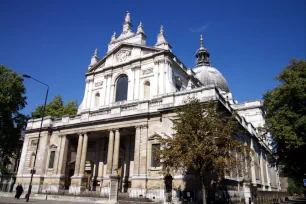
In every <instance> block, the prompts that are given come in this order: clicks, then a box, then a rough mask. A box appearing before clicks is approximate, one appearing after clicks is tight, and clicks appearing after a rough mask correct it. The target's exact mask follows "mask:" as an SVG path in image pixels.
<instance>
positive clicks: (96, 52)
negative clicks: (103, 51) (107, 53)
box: [94, 48, 98, 57]
mask: <svg viewBox="0 0 306 204" xmlns="http://www.w3.org/2000/svg"><path fill="white" fill-rule="evenodd" d="M94 56H95V57H97V56H98V48H96V49H95V53H94Z"/></svg>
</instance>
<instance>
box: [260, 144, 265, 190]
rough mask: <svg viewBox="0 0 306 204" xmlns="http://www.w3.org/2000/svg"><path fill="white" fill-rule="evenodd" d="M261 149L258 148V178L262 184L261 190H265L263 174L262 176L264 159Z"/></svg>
mask: <svg viewBox="0 0 306 204" xmlns="http://www.w3.org/2000/svg"><path fill="white" fill-rule="evenodd" d="M262 151H263V150H262V149H261V150H260V180H261V185H262V190H265V176H264V160H263V156H262Z"/></svg>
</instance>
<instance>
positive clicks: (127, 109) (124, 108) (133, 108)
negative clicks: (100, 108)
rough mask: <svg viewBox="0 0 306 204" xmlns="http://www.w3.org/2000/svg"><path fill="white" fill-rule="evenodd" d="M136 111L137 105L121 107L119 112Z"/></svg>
mask: <svg viewBox="0 0 306 204" xmlns="http://www.w3.org/2000/svg"><path fill="white" fill-rule="evenodd" d="M136 109H137V105H134V106H123V107H121V111H123V112H124V111H130V110H136Z"/></svg>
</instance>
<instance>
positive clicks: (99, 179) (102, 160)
mask: <svg viewBox="0 0 306 204" xmlns="http://www.w3.org/2000/svg"><path fill="white" fill-rule="evenodd" d="M104 139H105V138H104V137H102V138H101V144H100V150H101V155H100V156H99V157H100V159H99V166H98V178H97V179H98V181H100V182H101V181H102V177H103V169H104ZM99 154H100V152H99Z"/></svg>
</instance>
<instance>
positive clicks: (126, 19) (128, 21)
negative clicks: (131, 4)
mask: <svg viewBox="0 0 306 204" xmlns="http://www.w3.org/2000/svg"><path fill="white" fill-rule="evenodd" d="M125 22H126V23H130V22H131V16H130V12H128V11H127V12H126V16H125Z"/></svg>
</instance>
